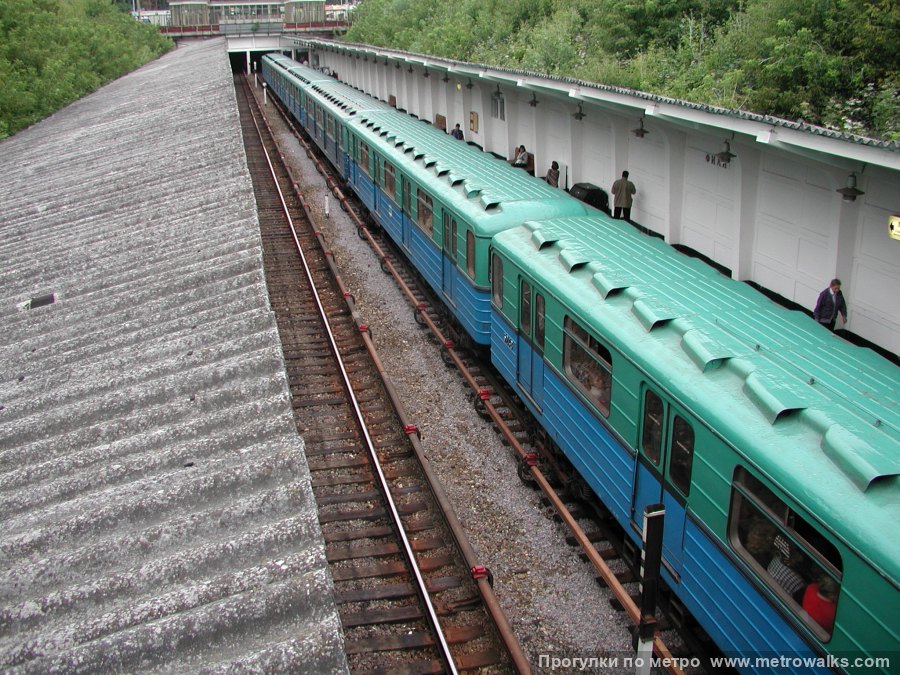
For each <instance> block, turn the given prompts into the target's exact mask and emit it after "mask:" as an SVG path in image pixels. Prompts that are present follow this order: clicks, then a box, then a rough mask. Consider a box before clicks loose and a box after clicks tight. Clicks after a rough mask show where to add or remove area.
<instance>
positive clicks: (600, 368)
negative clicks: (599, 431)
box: [563, 316, 612, 416]
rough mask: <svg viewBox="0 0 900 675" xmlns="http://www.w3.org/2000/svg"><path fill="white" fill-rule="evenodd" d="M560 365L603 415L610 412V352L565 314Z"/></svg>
mask: <svg viewBox="0 0 900 675" xmlns="http://www.w3.org/2000/svg"><path fill="white" fill-rule="evenodd" d="M563 368H564V369H565V371H566V374H567V375H568V376H569V379H570V380H571V381H572V382H573V383H574V384H575V385H576V387H577V388H578V389H579V390H580V391H581V393H582V394H584V396H586V397H587V399H588V400H589V401H590V402H591V403H593V404H594V405H595V406H596V407H597V409H598V410H600V412H601V413H602V414H603V415H604V416H606V415H609V400H610V395H611V393H612V354H610V352H609V350H608V349H607V348H606V347H604V346H603V345H601V344H600V342H598V341H597V340H595V339H594V338H593V337H591V336H590V335H588V332H587V331H586V330H584V329H583V328H582V327H581V326H579V325H578V324H577V323H575V321H573V320H572V319H571V318H570V317H568V316H567V317H566V319H565V331H564V336H563Z"/></svg>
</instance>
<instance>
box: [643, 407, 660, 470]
mask: <svg viewBox="0 0 900 675" xmlns="http://www.w3.org/2000/svg"><path fill="white" fill-rule="evenodd" d="M663 412H664V411H663V402H662V399H661V398H660V397H659V396H657V395H656V394H655V393H653V392H652V391H650V390H647V391H646V392H645V393H644V428H643V431H641V450H643V452H644V456H645V457H646V458H647V459H649V460H650V461H651V462H653V464H654V465H655V466H659V457H660V449H661V446H662V437H663Z"/></svg>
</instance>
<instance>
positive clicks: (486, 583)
mask: <svg viewBox="0 0 900 675" xmlns="http://www.w3.org/2000/svg"><path fill="white" fill-rule="evenodd" d="M272 100H273V101H274V102H275V105H276V107H278V109H279V110H281V111H282V117H283V118H284V120H285V123H286V124H288V126H289V127H290V128H291V129H292V130H293V131H294V134H295V136H296V137H297V139H298V141H299V142H300V144H301V145H302V146H303V148H304V150H305V151H306V154H307V156H308V157H309V158H310V160H312V161H313V162H314V163H315V165H316V168H317V169H318V171H319V173H320V174H321V175H322V176H323V177H324V178H325V181H326V183H327V185H328V187H329V189H330V190H331V191H332V194H333V195H334V196H335V198H336V199H337V200H338V201H339V202H340V203H341V205H342V208H344V209H345V210H346V211H347V214H348V215H349V216H350V218H351V219H352V220H353V221H354V222H355V223H356V225H357V228H358V230H359V232H360V235H362V234H363V233H365V235H366V236H367V237H368V241H369V244H370V246H372V247H373V249H374V250H375V251H376V254H377V255H378V256H379V258H380V260H381V261H382V264H384V265H388V266H390V269H391V271H392V272H393V275H394V277H395V279H396V280H397V281H398V283H399V284H400V286H401V290H402V291H403V292H404V293H405V294H406V295H407V297H408V298H409V299H410V300H411V301H412V302H413V304H416V302H417V301H416V298H415V296H414V295H413V293H412V291H411V290H409V288H408V287H407V286H406V285H405V284H404V282H403V280H402V279H400V278H399V277H398V276H397V272H396V270H394V269H393V266H392V265H391V263H390V261H389V260H387V256H385V255H384V253H383V251H382V250H381V248H380V247H379V245H378V243H377V242H376V241H374V239H372V238H371V235H370V234H369V233H368V231H367V230H365V225H364V223H363V222H362V221H361V220H360V219H359V217H358V216H357V215H356V213H355V212H354V211H353V210H352V208H351V207H350V206H349V204H348V200H347V197H346V196H345V195H344V194H343V193H342V192H341V190H340V188H339V187H338V185H337V183H336V182H335V181H334V180H333V178H332V177H331V175H330V174H329V173H328V171H327V170H326V169H325V167H324V166H323V165H322V163H321V161H319V159H318V157H316V155H315V153H314V152H313V149H312V148H311V147H310V146H309V144H308V143H307V142H306V140H305V139H304V138H303V137H302V135H301V134H300V133H299V132H298V131H297V128H296V127H295V125H294V123H293V121H292V120H291V119H289V118H288V116H287V115H286V114H284V109H283V107H282V106H281V104H280V103H279V102H278V101H277V100H276V99H275V97H272ZM294 188H295V190H297V193H298V196H299V197H300V199H301V200H302V195H301V194H300V192H299V187H298V186H297V185H296V184H295V185H294ZM303 208H304V209H305V210H308V209H307V206H306V203H305V202H304V203H303ZM317 236H318V238H319V241H320V243H321V245H322V248H323V250H326V251H327V247H326V242H325V239H324V237H323V236H322V235H321V233H317ZM328 265H329V266H330V267H334V266H335V265H334V260H333V257H330V256H329V257H328ZM338 283H339V285H340V288H341V291H342V292H343V293H344V296H345V298H346V299H347V303H348V305H349V306H350V311H351V314H352V315H353V317H354V320H356V321H357V324H359V323H360V322H359V320H358V319H357V317H358V313H357V310H356V303H355V301H354V300H353V296H352V295H351V294H350V293H349V292H347V290H346V289H345V288H344V286H343V282H342V281H341V280H340V279H338ZM416 311H419V310H418V309H417V310H416ZM363 341H364V343H365V345H366V349H367V350H368V351H369V353H370V355H371V356H372V358H373V360H374V362H375V365H376V368H377V370H378V372H379V375H380V376H381V380H382V382H383V383H384V386H385V389H386V391H387V393H388V396H389V397H390V399H391V401H392V403H393V405H394V407H395V409H396V411H397V415H398V417H399V418H400V421H401V424H403V426H404V427H406V428H414V427H415V425H414V424H411V422H410V421H409V418H408V416H407V414H406V411H405V407H404V406H403V402H402V400H401V399H400V396H399V395H398V394H397V391H396V389H395V388H394V386H393V383H392V382H391V380H390V376H389V374H388V373H387V372H386V371H385V370H384V367H383V365H382V363H381V359H380V357H379V356H378V353H377V351H376V350H375V346H374V343H373V342H372V339H371V334H370V333H369V332H368V331H366V332H363ZM410 442H411V443H412V446H413V450H414V451H415V453H416V455H417V457H418V458H419V462H420V464H421V466H422V469H423V471H424V473H425V475H426V477H427V478H428V483H429V486H430V488H431V491H432V493H433V494H434V496H435V499H436V500H437V501H438V503H439V504H440V506H441V510H442V511H443V513H444V520H445V521H446V523H447V527H449V528H450V531H451V532H452V533H453V537H454V540H455V542H456V545H457V547H458V548H459V550H460V553H461V554H462V556H463V558H465V560H466V564H467V565H468V566H469V569H470V572H471V576H472V578H473V580H474V581H475V582H476V587H477V589H478V593H479V595H480V596H481V599H482V601H483V602H484V604H485V607H486V609H487V611H488V613H489V614H490V615H491V618H492V619H493V621H494V625H495V626H496V627H497V631H498V633H499V636H500V639H501V641H502V642H503V645H504V647H505V649H506V651H507V653H508V654H509V656H510V658H511V659H512V661H513V665H514V666H515V668H516V671H517V672H518V673H520V674H521V675H530V673H531V672H532V669H531V664H530V663H529V662H528V658H527V657H526V656H525V653H524V652H523V651H522V646H521V644H519V641H518V638H517V637H516V635H515V633H514V632H513V629H512V626H510V624H509V620H508V619H507V617H506V613H505V612H504V611H503V608H502V607H501V606H500V602H499V600H498V599H497V596H496V594H495V593H494V589H493V587H492V581H491V579H490V576H489V573H488V570H487V567H486V566H484V565H481V564H480V558H479V557H478V555H477V554H476V553H475V550H474V549H473V548H472V545H471V544H470V543H469V540H468V537H467V536H466V533H465V530H464V528H463V526H462V523H461V522H460V521H459V517H458V516H457V515H456V511H455V509H454V508H453V504H452V503H451V501H450V498H449V497H448V496H447V494H446V492H445V491H444V489H443V487H442V485H441V482H440V480H439V479H438V477H437V476H436V475H435V474H434V471H433V469H432V468H431V463H430V462H429V461H428V458H427V457H426V456H425V452H424V450H423V448H422V444H421V442H420V440H419V438H418V437H417V436H415V435H410Z"/></svg>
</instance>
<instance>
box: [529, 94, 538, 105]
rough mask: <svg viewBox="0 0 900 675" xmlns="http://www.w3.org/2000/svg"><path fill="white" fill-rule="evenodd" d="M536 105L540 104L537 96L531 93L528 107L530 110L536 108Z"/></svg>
mask: <svg viewBox="0 0 900 675" xmlns="http://www.w3.org/2000/svg"><path fill="white" fill-rule="evenodd" d="M538 103H540V101H538V100H537V95H536V94H535V93H534V92H531V100H530V101H528V105H530V106H531V107H532V108H537V106H538Z"/></svg>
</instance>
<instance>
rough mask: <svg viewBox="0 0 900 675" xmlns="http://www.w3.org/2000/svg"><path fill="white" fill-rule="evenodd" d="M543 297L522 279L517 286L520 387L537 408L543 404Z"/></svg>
mask: <svg viewBox="0 0 900 675" xmlns="http://www.w3.org/2000/svg"><path fill="white" fill-rule="evenodd" d="M544 312H545V307H544V296H543V295H541V294H540V293H537V292H536V291H534V289H533V288H532V286H531V284H530V283H528V282H527V281H525V280H524V279H523V280H522V285H521V286H520V287H519V333H518V340H519V344H518V348H517V349H516V358H517V359H518V364H517V365H518V368H517V370H518V375H517V378H518V381H519V387H520V388H521V390H522V392H523V393H525V394H526V395H527V396H528V397H529V398H530V399H531V400H532V401H533V402H534V404H535V405H536V406H537V407H538V408H541V407H543V403H544V393H543V387H544Z"/></svg>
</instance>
